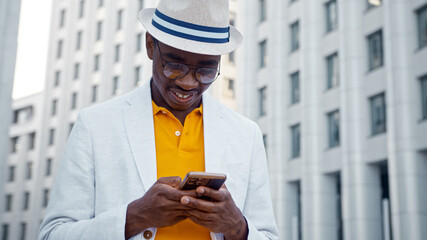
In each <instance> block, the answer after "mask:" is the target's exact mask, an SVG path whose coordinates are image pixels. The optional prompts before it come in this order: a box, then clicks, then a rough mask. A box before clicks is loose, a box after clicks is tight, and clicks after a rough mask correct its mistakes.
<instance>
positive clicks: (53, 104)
mask: <svg viewBox="0 0 427 240" xmlns="http://www.w3.org/2000/svg"><path fill="white" fill-rule="evenodd" d="M57 108H58V100H57V99H54V100H52V109H51V114H50V115H51V116H55V115H56V109H57Z"/></svg>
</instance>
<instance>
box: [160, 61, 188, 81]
mask: <svg viewBox="0 0 427 240" xmlns="http://www.w3.org/2000/svg"><path fill="white" fill-rule="evenodd" d="M189 70H190V69H189V68H188V66H187V65H185V64H182V63H174V62H167V63H166V65H165V67H164V69H163V73H164V74H165V76H166V77H167V78H169V79H177V78H180V77H183V76H185V75H186V74H187V73H188V71H189Z"/></svg>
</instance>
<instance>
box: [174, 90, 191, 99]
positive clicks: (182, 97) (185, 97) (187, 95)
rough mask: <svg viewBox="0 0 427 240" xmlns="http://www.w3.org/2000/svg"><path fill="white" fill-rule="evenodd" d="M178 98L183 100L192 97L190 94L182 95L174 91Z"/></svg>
mask: <svg viewBox="0 0 427 240" xmlns="http://www.w3.org/2000/svg"><path fill="white" fill-rule="evenodd" d="M172 92H173V93H174V94H175V95H176V96H177V97H179V98H181V99H187V98H189V97H191V95H190V94H181V93H177V92H175V91H172Z"/></svg>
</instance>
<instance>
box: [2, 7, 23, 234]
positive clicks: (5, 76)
mask: <svg viewBox="0 0 427 240" xmlns="http://www.w3.org/2000/svg"><path fill="white" fill-rule="evenodd" d="M20 9H21V1H20V0H16V1H7V0H0V32H1V37H0V206H4V203H5V202H4V201H5V198H4V197H3V196H4V191H3V188H2V187H1V186H2V185H3V182H4V181H5V179H4V177H3V176H4V175H3V173H4V172H5V171H6V161H4V160H5V159H6V158H7V156H8V154H9V148H8V146H9V135H8V131H9V126H10V122H11V116H12V88H13V78H14V74H15V59H16V50H17V39H18V23H19V16H20V14H19V13H20ZM2 222H3V221H2V209H0V228H1V229H0V231H1V233H3V232H4V231H8V229H7V228H8V225H5V224H1V223H2ZM0 236H1V235H0Z"/></svg>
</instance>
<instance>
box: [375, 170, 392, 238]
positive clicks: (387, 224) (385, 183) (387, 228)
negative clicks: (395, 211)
mask: <svg viewBox="0 0 427 240" xmlns="http://www.w3.org/2000/svg"><path fill="white" fill-rule="evenodd" d="M378 168H379V172H380V185H381V209H382V214H381V218H382V219H381V220H382V232H383V233H384V239H393V237H392V232H393V225H392V224H391V222H392V215H391V204H390V186H389V180H388V177H389V175H388V164H387V162H385V163H384V162H383V163H381V164H380V165H379V166H378Z"/></svg>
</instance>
